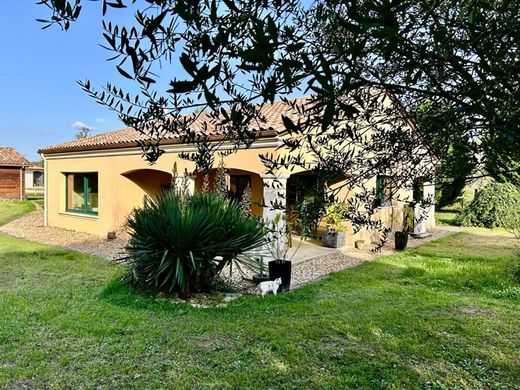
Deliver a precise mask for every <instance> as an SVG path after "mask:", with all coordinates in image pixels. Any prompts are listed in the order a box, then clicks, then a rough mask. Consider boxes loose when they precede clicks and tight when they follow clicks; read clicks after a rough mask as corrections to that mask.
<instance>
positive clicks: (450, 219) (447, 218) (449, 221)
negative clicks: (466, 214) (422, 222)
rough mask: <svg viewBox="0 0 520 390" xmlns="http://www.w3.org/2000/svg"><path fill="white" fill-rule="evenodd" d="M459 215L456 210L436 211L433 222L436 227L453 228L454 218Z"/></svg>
mask: <svg viewBox="0 0 520 390" xmlns="http://www.w3.org/2000/svg"><path fill="white" fill-rule="evenodd" d="M458 214H459V211H457V210H437V211H435V221H436V222H437V225H450V226H455V223H454V220H455V217H457V215H458Z"/></svg>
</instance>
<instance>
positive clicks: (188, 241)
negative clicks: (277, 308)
mask: <svg viewBox="0 0 520 390" xmlns="http://www.w3.org/2000/svg"><path fill="white" fill-rule="evenodd" d="M128 225H129V228H130V240H129V243H128V246H127V251H128V254H129V257H128V260H129V265H130V266H129V271H128V273H127V275H126V279H127V280H130V281H131V282H133V283H134V284H135V285H138V286H141V287H146V288H157V289H160V290H163V291H167V292H173V291H176V292H179V293H180V295H181V296H184V297H188V296H190V295H191V293H192V292H198V291H208V290H211V286H212V285H213V286H214V285H215V278H216V277H217V276H218V274H219V273H220V271H221V270H222V269H223V268H224V267H225V266H226V265H230V264H231V263H232V262H237V265H238V266H239V267H240V265H243V266H247V267H253V266H254V264H255V262H254V261H253V260H251V259H249V258H248V257H247V256H240V255H243V254H244V252H247V251H249V250H252V249H254V248H257V247H259V246H261V245H262V244H263V243H264V228H263V226H262V225H261V224H260V222H258V221H257V220H255V219H253V218H249V217H247V216H245V215H244V214H243V213H242V212H241V210H240V205H238V204H236V203H234V202H229V201H228V200H226V199H223V198H222V197H220V196H218V195H217V194H213V193H196V194H193V195H189V194H182V193H179V192H177V191H165V192H163V193H162V194H161V195H160V196H158V197H157V198H156V199H154V200H153V201H152V200H150V199H148V200H147V201H145V204H144V206H143V207H142V208H138V209H135V210H134V211H133V213H132V214H131V216H130V218H129V221H128Z"/></svg>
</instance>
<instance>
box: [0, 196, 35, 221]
mask: <svg viewBox="0 0 520 390" xmlns="http://www.w3.org/2000/svg"><path fill="white" fill-rule="evenodd" d="M34 209H35V207H34V204H32V203H31V202H27V201H0V225H4V224H6V223H8V222H10V221H12V220H13V219H16V218H19V217H21V216H22V215H24V214H26V213H28V212H30V211H33V210H34Z"/></svg>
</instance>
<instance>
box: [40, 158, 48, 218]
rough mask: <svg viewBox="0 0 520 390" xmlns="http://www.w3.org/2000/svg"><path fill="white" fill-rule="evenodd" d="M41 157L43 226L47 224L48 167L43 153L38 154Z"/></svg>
mask: <svg viewBox="0 0 520 390" xmlns="http://www.w3.org/2000/svg"><path fill="white" fill-rule="evenodd" d="M40 155H41V157H42V159H43V226H48V220H47V213H48V212H49V207H48V197H47V186H48V183H49V180H48V173H47V172H48V169H47V159H46V158H45V154H43V153H42V154H40Z"/></svg>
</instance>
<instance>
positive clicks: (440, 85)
mask: <svg viewBox="0 0 520 390" xmlns="http://www.w3.org/2000/svg"><path fill="white" fill-rule="evenodd" d="M97 3H98V4H101V5H102V7H101V9H102V11H101V12H103V15H104V19H105V20H104V22H103V31H102V34H103V38H102V39H103V45H104V46H105V47H106V48H107V50H108V51H109V52H110V55H111V59H112V61H114V65H115V66H116V68H117V70H118V71H119V73H120V74H121V76H122V77H124V78H126V79H130V80H133V82H134V83H135V86H136V87H137V89H136V91H138V92H137V93H134V94H132V93H130V92H128V91H124V90H123V89H121V88H119V87H117V85H116V84H115V83H114V82H111V83H107V84H106V85H105V86H104V87H102V88H97V87H96V86H95V85H93V83H91V82H90V81H88V80H86V81H82V82H80V84H81V86H82V87H83V89H84V90H85V91H86V92H87V93H88V94H90V95H91V96H92V97H93V98H94V99H96V100H97V101H98V102H99V103H101V104H104V105H106V106H107V107H109V108H110V109H112V110H115V111H116V112H117V113H118V114H119V116H120V118H121V120H122V121H123V122H124V123H125V124H126V125H127V126H132V127H134V128H136V129H137V130H138V131H140V132H142V133H145V134H147V135H148V136H149V141H143V142H142V144H141V145H140V146H141V147H142V150H143V155H144V157H145V158H146V159H147V160H148V161H150V162H154V161H156V160H157V159H158V158H159V157H160V155H161V153H162V151H161V148H160V141H161V139H163V138H164V137H165V136H166V135H169V136H172V135H173V136H175V137H178V138H179V139H180V140H182V141H183V142H187V143H192V144H194V145H195V146H196V149H197V152H194V153H190V154H185V155H184V156H183V157H184V158H187V159H190V160H193V161H194V162H195V163H196V166H197V168H198V169H208V168H209V167H211V166H212V164H213V155H214V153H215V151H216V150H217V149H219V147H220V146H221V143H222V142H225V141H228V142H231V143H233V144H234V145H235V146H236V147H247V146H250V145H251V144H252V142H254V140H255V137H256V136H257V132H258V131H259V130H262V129H264V125H265V123H266V120H265V119H266V118H264V117H263V116H262V113H261V107H262V105H263V104H267V103H270V102H273V101H274V100H276V99H278V98H282V99H285V98H287V97H290V96H294V95H308V96H310V97H309V98H308V99H306V100H305V101H304V103H302V102H301V101H296V102H295V101H293V100H287V102H288V103H289V104H290V105H291V107H292V110H293V111H294V112H295V113H298V114H299V115H298V118H299V119H298V120H296V121H295V120H294V119H291V118H290V116H289V115H287V116H285V115H284V116H283V118H282V120H283V123H284V126H285V128H286V131H287V132H288V133H289V134H290V135H291V137H287V138H286V141H285V143H284V145H283V146H282V148H284V149H285V150H286V151H288V152H290V153H289V156H287V153H285V154H283V156H282V157H279V156H263V157H264V163H265V164H266V166H267V168H268V170H269V171H271V172H273V173H276V172H277V171H279V170H280V169H282V168H287V169H289V170H291V169H295V167H304V168H305V169H307V170H310V171H314V172H315V173H317V174H318V175H320V176H321V177H324V178H327V179H328V180H329V181H330V182H334V181H335V180H336V179H337V178H338V177H343V178H347V182H346V184H345V185H347V186H350V185H351V184H352V183H355V184H356V185H358V186H360V187H365V184H366V183H368V182H369V181H370V178H373V177H374V175H375V174H377V173H381V174H386V175H390V176H392V178H393V179H392V180H393V183H392V189H393V191H394V192H395V193H396V194H397V193H398V190H399V189H401V188H403V187H408V188H411V187H412V182H413V180H415V179H416V178H417V177H422V178H423V179H424V180H433V179H434V176H435V170H434V169H433V168H431V167H432V164H425V163H423V162H425V161H426V162H430V161H432V159H434V157H433V156H431V150H430V149H429V148H427V147H426V148H425V147H422V146H423V145H424V143H425V139H424V138H423V137H422V136H421V133H420V132H419V131H415V130H414V131H410V123H411V122H410V120H411V119H412V120H413V119H414V117H415V115H416V114H417V113H418V111H419V107H421V106H423V105H424V104H425V102H430V103H431V104H432V106H433V107H442V108H443V110H445V111H446V110H447V112H449V115H444V116H441V117H440V118H441V119H442V117H444V118H446V120H449V121H454V120H456V121H457V123H460V124H461V125H460V126H457V127H456V128H455V127H453V126H437V127H436V130H435V131H436V134H435V137H436V138H437V139H442V138H443V137H451V136H452V134H451V132H453V131H456V132H457V135H456V138H457V140H458V142H459V141H460V142H462V143H464V148H465V150H466V151H467V152H468V153H469V154H471V155H472V156H473V158H475V159H477V161H476V162H475V165H476V168H477V169H478V168H480V167H484V166H486V165H487V166H486V168H487V169H488V171H491V170H492V169H490V168H494V169H496V171H497V174H501V175H505V176H506V177H507V176H508V175H509V174H515V173H517V169H518V166H517V165H516V166H515V163H516V162H518V161H520V134H519V131H518V130H519V126H520V125H519V123H520V110H519V109H518V102H519V101H520V99H519V98H520V88H519V87H520V72H518V71H517V70H518V67H519V65H520V64H519V62H520V60H519V43H520V4H519V3H518V1H506V0H504V1H491V0H487V1H484V0H463V1H455V0H433V1H431V0H430V1H425V0H419V1H417V0H396V1H391V0H375V1H357V0H332V1H324V0H317V1H303V0H285V1H282V0H236V1H232V0H202V1H197V0H184V1H180V0H143V1H140V2H136V1H135V0H100V1H98V2H97ZM40 4H42V5H43V6H46V7H48V8H49V10H50V14H49V17H48V18H46V19H42V20H40V21H41V22H42V23H45V25H44V27H48V26H51V25H58V26H61V27H62V28H63V29H65V30H67V29H69V28H71V26H72V22H74V21H75V20H76V19H77V18H78V17H80V15H81V7H82V6H95V5H96V2H94V3H91V2H86V1H83V0H40ZM130 6H132V10H133V12H134V18H133V23H131V24H128V25H118V24H114V23H111V22H110V21H109V18H110V13H111V12H129V11H128V9H127V7H130ZM172 67H176V68H179V69H182V71H183V76H182V77H181V76H178V77H177V78H174V77H172V78H171V80H170V81H169V86H168V87H167V88H162V89H161V88H159V87H158V85H159V84H161V83H158V81H159V79H161V80H163V79H164V77H170V75H169V74H168V70H170V69H172ZM389 102H391V104H389ZM200 115H207V116H208V117H209V118H210V121H209V122H206V124H204V125H203V126H202V128H201V126H195V123H197V122H195V121H196V119H197V118H198V117H199V116H200ZM293 118H294V117H293ZM207 126H212V127H217V128H218V129H219V131H221V132H222V133H223V134H224V139H223V140H220V141H219V142H214V141H215V140H214V139H212V137H211V136H210V135H209V134H208V133H207V132H206V131H205V130H207V129H206V127H207ZM412 127H413V126H412ZM374 130H377V131H374ZM435 151H436V152H438V153H439V152H440V153H444V151H443V150H435ZM304 152H306V153H304ZM309 154H310V155H311V156H312V158H309V157H308V156H309ZM503 155H507V156H508V158H509V159H510V160H512V163H508V164H503V161H504V160H502V159H501V156H503ZM305 156H307V157H305ZM425 159H426V160H425ZM511 166H513V169H511ZM426 167H430V168H426ZM439 173H442V172H439ZM331 188H332V186H331ZM367 188H368V186H367ZM332 196H334V194H333V195H332ZM373 197H374V193H373V191H368V190H367V191H361V192H357V193H356V195H355V196H353V197H351V198H349V199H350V203H351V206H352V208H351V211H352V213H354V214H353V215H350V219H351V220H353V222H354V224H355V225H357V224H367V223H372V222H369V221H370V220H371V218H370V215H371V214H373V212H374V207H372V206H371V205H373V204H374V202H373ZM356 202H357V203H359V204H362V205H364V207H355V206H359V204H358V205H356ZM354 209H357V210H362V211H357V212H354Z"/></svg>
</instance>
